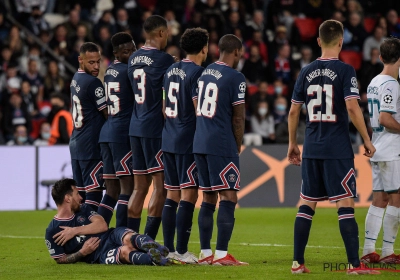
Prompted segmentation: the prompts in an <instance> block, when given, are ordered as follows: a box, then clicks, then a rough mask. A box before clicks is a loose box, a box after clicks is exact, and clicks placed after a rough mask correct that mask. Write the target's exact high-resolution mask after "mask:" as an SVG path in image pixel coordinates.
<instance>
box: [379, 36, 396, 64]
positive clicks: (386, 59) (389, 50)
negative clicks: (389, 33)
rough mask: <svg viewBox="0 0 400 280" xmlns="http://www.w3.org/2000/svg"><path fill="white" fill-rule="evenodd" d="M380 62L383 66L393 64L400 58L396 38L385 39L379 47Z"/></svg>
mask: <svg viewBox="0 0 400 280" xmlns="http://www.w3.org/2000/svg"><path fill="white" fill-rule="evenodd" d="M380 52H381V57H382V61H383V63H385V64H394V63H396V62H397V61H398V60H399V58H400V40H399V39H397V38H394V37H392V38H387V39H385V40H384V41H383V43H382V44H381V46H380Z"/></svg>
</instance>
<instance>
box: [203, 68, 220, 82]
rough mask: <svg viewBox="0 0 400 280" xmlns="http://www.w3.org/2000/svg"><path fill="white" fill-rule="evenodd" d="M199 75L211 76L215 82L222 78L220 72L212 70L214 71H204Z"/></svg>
mask: <svg viewBox="0 0 400 280" xmlns="http://www.w3.org/2000/svg"><path fill="white" fill-rule="evenodd" d="M201 75H202V76H204V75H211V76H214V77H215V78H216V79H217V80H219V79H220V78H221V77H222V74H221V72H219V71H217V70H214V69H206V70H204V71H203V73H202V74H201Z"/></svg>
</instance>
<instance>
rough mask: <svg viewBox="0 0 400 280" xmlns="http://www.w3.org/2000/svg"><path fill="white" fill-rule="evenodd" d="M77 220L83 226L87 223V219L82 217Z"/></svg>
mask: <svg viewBox="0 0 400 280" xmlns="http://www.w3.org/2000/svg"><path fill="white" fill-rule="evenodd" d="M76 220H77V221H78V223H81V224H83V223H84V222H85V221H86V219H85V217H82V216H78V218H77V219H76Z"/></svg>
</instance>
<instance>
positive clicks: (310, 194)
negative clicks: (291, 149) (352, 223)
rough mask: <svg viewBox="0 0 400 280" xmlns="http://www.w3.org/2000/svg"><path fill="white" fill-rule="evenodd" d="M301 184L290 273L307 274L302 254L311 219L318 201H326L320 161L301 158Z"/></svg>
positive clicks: (306, 241) (308, 234)
mask: <svg viewBox="0 0 400 280" xmlns="http://www.w3.org/2000/svg"><path fill="white" fill-rule="evenodd" d="M301 173H302V184H301V191H300V206H299V209H298V211H297V214H296V219H295V222H294V252H293V264H292V273H293V274H298V273H308V272H309V270H308V269H307V268H306V267H305V265H304V264H305V259H304V253H305V250H306V246H307V243H308V238H309V236H310V230H311V225H312V219H313V216H314V214H315V208H316V205H317V202H318V201H323V200H326V199H327V198H328V197H327V194H326V191H325V188H324V182H323V179H322V175H321V174H322V166H321V161H320V160H315V159H306V158H303V161H302V164H301Z"/></svg>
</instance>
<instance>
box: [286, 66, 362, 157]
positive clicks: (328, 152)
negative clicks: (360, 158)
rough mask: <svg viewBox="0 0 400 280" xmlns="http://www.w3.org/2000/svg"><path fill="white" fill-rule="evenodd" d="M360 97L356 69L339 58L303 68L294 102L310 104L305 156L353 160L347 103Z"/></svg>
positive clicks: (295, 89)
mask: <svg viewBox="0 0 400 280" xmlns="http://www.w3.org/2000/svg"><path fill="white" fill-rule="evenodd" d="M352 98H357V99H358V98H359V94H358V87H357V78H356V73H355V71H354V68H353V67H351V66H350V65H348V64H345V63H343V62H341V61H340V60H338V59H317V60H315V61H314V62H312V63H311V64H309V65H308V66H306V67H304V68H303V69H301V72H300V74H299V77H298V78H297V81H296V84H295V87H294V91H293V97H292V103H296V104H303V103H305V104H306V108H307V119H306V134H305V140H304V148H303V157H304V158H314V159H348V158H353V157H354V153H353V149H352V147H351V142H350V136H349V117H348V114H347V108H346V103H345V101H346V100H348V99H352Z"/></svg>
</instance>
